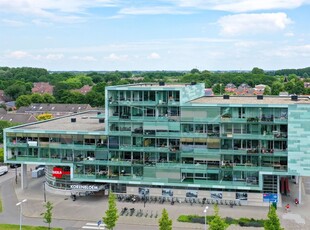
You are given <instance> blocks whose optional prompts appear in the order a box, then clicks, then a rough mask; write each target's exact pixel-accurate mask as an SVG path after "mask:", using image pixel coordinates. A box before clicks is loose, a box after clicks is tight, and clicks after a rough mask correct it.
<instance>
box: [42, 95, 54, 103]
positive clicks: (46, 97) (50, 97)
mask: <svg viewBox="0 0 310 230" xmlns="http://www.w3.org/2000/svg"><path fill="white" fill-rule="evenodd" d="M42 96H43V98H44V102H45V103H55V102H56V99H55V97H54V96H53V95H50V94H48V93H44V94H43V95H42Z"/></svg>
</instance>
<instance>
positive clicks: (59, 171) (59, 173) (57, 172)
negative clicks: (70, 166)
mask: <svg viewBox="0 0 310 230" xmlns="http://www.w3.org/2000/svg"><path fill="white" fill-rule="evenodd" d="M63 175H70V171H64V170H63V169H62V168H59V167H54V168H53V171H52V176H53V177H56V178H58V179H60V178H62V176H63Z"/></svg>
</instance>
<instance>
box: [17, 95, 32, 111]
mask: <svg viewBox="0 0 310 230" xmlns="http://www.w3.org/2000/svg"><path fill="white" fill-rule="evenodd" d="M30 104H31V95H21V96H19V97H18V98H17V99H16V101H15V105H16V107H17V108H19V107H21V106H28V105H30Z"/></svg>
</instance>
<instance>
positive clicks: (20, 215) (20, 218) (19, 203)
mask: <svg viewBox="0 0 310 230" xmlns="http://www.w3.org/2000/svg"><path fill="white" fill-rule="evenodd" d="M26 201H27V199H24V200H22V201H21V202H18V203H17V204H16V206H20V214H19V230H22V213H23V205H22V204H23V203H25V202H26Z"/></svg>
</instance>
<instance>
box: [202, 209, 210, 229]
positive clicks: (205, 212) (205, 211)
mask: <svg viewBox="0 0 310 230" xmlns="http://www.w3.org/2000/svg"><path fill="white" fill-rule="evenodd" d="M208 208H209V207H208V206H206V207H205V210H203V212H204V214H205V230H207V211H208Z"/></svg>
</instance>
